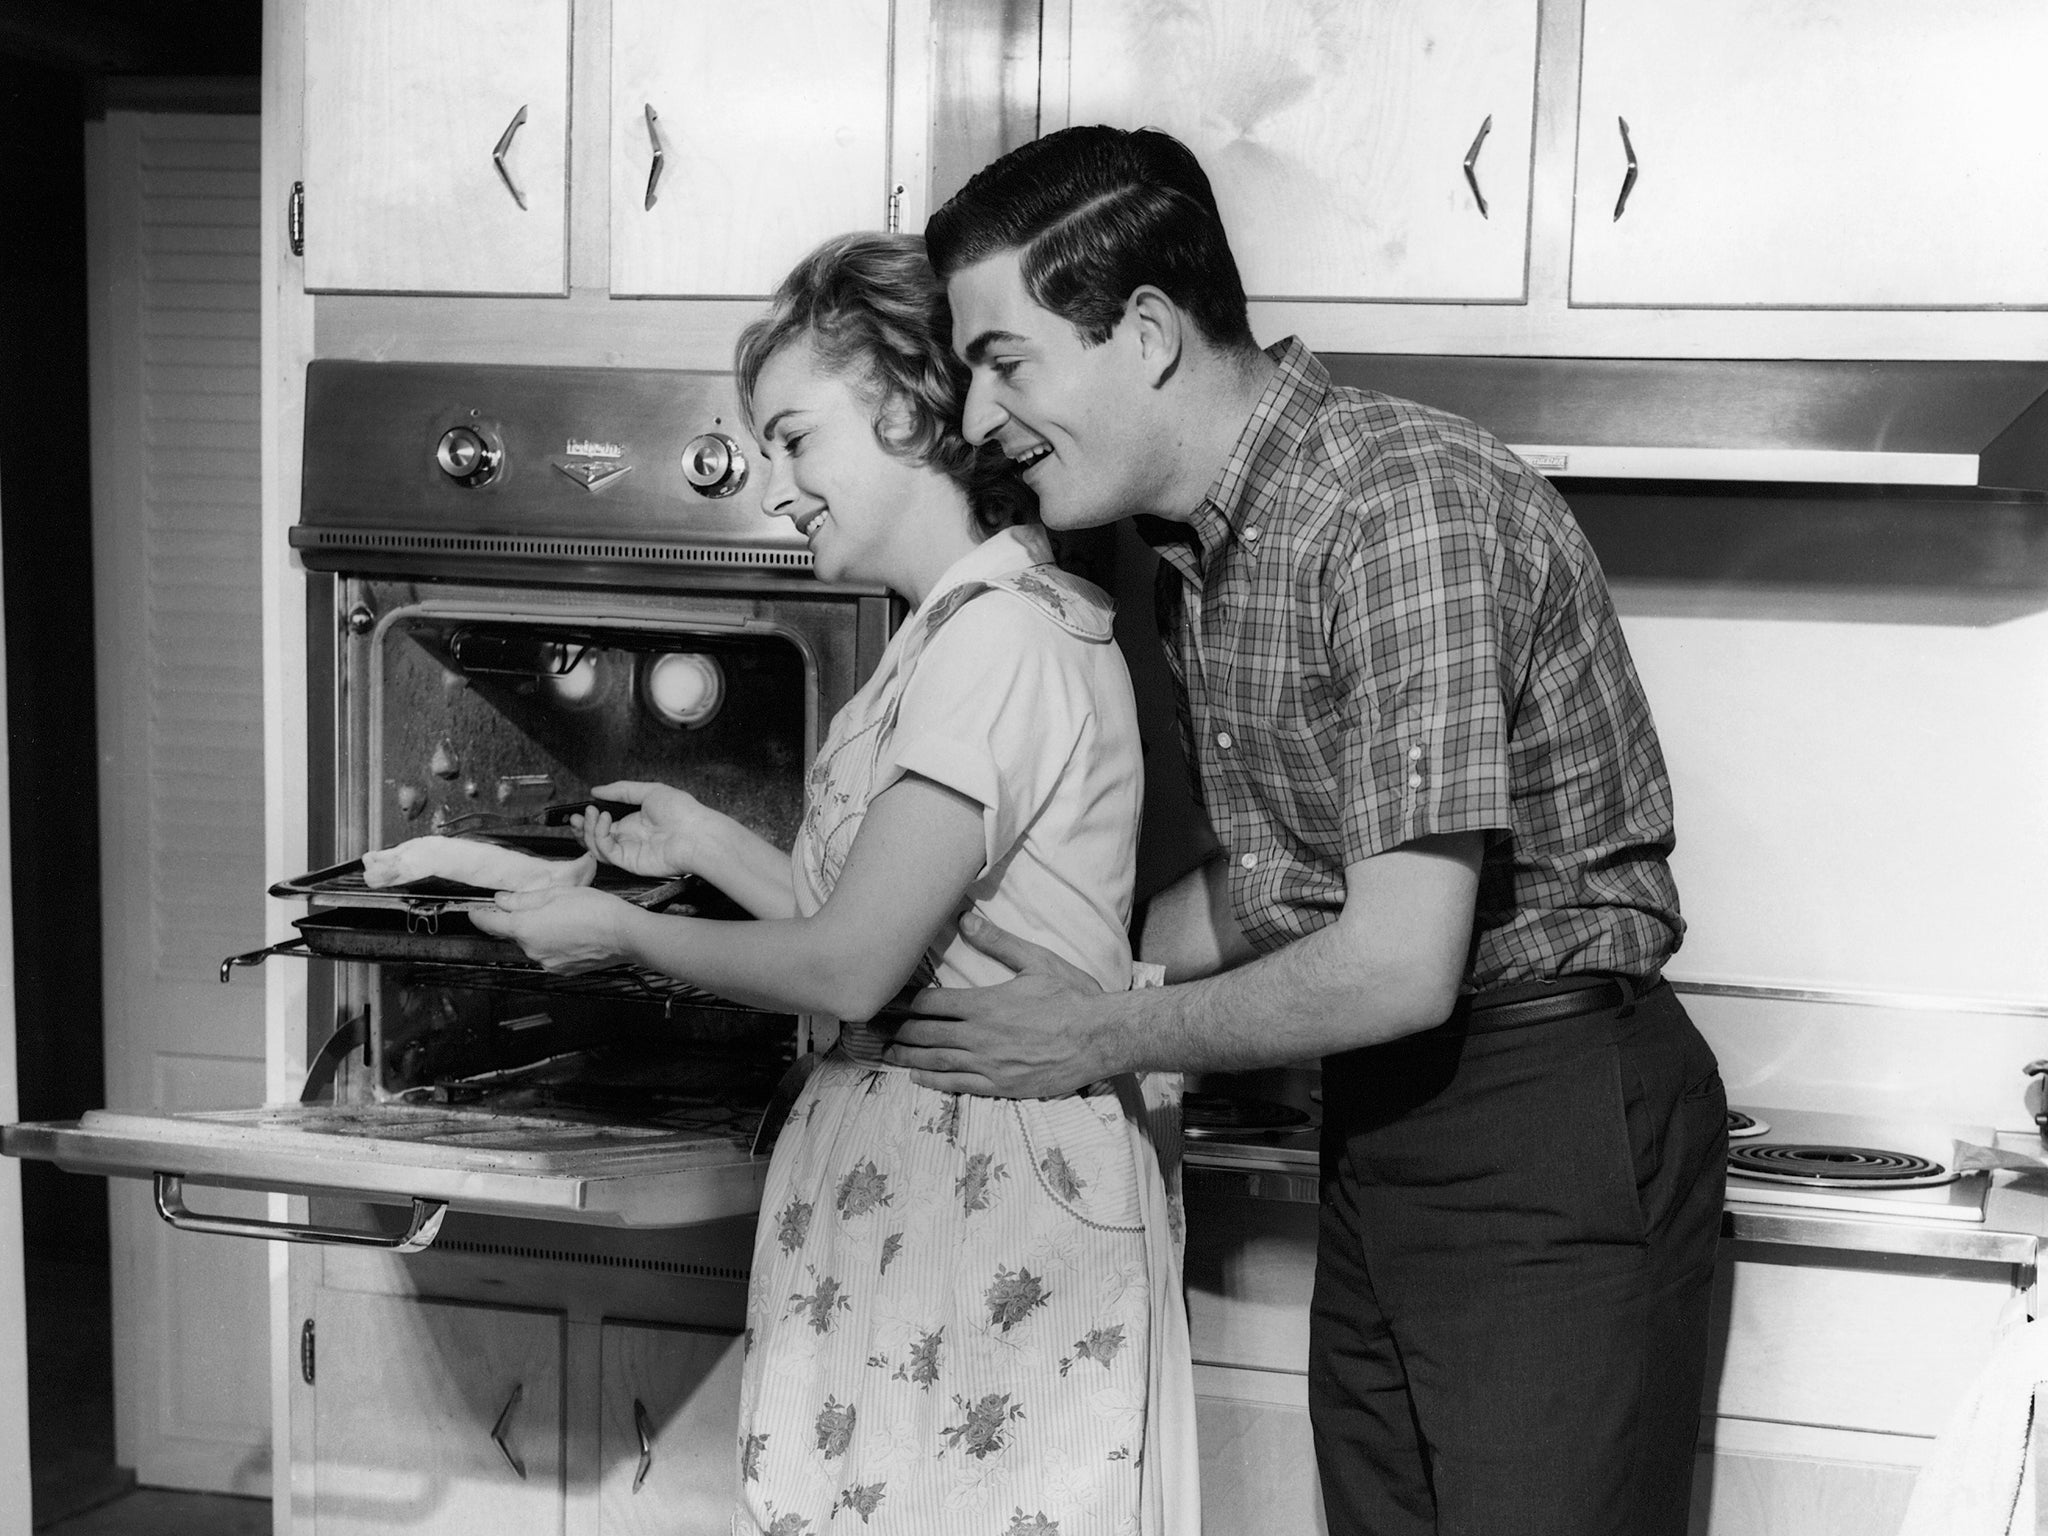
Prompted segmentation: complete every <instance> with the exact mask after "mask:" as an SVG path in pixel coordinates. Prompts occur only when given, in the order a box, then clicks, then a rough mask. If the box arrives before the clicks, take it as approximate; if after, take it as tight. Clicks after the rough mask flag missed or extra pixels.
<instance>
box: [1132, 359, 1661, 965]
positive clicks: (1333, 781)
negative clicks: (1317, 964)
mask: <svg viewBox="0 0 2048 1536" xmlns="http://www.w3.org/2000/svg"><path fill="white" fill-rule="evenodd" d="M1270 355H1271V356H1272V357H1273V358H1274V360H1275V361H1276V362H1277V363H1278V365H1279V367H1278V370H1277V372H1276V373H1275V375H1274V377H1273V379H1272V381H1271V383H1270V384H1269V385H1268V387H1267V389H1266V392H1265V394H1264V396H1263V398H1262V399H1261V400H1260V402H1259V405H1258V409H1257V410H1256V411H1254V412H1253V414H1252V419H1251V421H1250V423H1249V424H1248V425H1247V426H1246V428H1245V431H1244V434H1243V436H1242V437H1241V438H1240V439H1239V441H1238V444H1237V447H1236V449H1235V450H1234V451H1233V452H1232V454H1231V456H1230V460H1229V462H1228V463H1227V464H1226V465H1225V466H1224V469H1223V472H1222V473H1221V475H1220V476H1219V477H1218V478H1217V480H1216V482H1215V484H1214V485H1213V486H1212V487H1211V488H1210V491H1209V494H1208V496H1207V498H1206V499H1205V500H1204V501H1203V503H1202V505H1201V506H1200V508H1199V509H1197V511H1196V513H1195V515H1194V517H1193V519H1192V521H1191V523H1190V524H1188V525H1185V526H1182V525H1171V524H1157V523H1154V522H1153V520H1149V519H1148V520H1146V521H1147V524H1148V527H1147V530H1146V531H1147V536H1148V537H1150V538H1153V539H1154V541H1155V543H1157V544H1158V546H1159V549H1160V554H1161V555H1162V557H1163V558H1164V560H1165V561H1166V562H1167V567H1168V568H1169V569H1170V571H1171V572H1173V573H1177V574H1178V577H1179V580H1178V582H1175V581H1173V580H1171V579H1170V578H1169V577H1168V571H1167V570H1162V573H1161V575H1162V582H1161V599H1162V601H1161V623H1162V634H1163V636H1164V638H1165V641H1166V644H1167V647H1168V653H1169V656H1170V658H1171V659H1172V660H1173V661H1174V663H1175V666H1174V670H1175V671H1176V672H1177V673H1178V674H1179V675H1180V677H1181V679H1182V681H1183V684H1184V691H1183V698H1182V701H1181V703H1182V720H1183V726H1184V730H1185V733H1186V737H1187V741H1186V745H1187V747H1188V751H1189V755H1190V761H1191V762H1192V763H1193V764H1194V766H1195V770H1196V778H1197V780H1198V783H1199V788H1200V793H1201V798H1202V800H1203V803H1204V808H1205V809H1206V811H1207V813H1208V815H1209V819H1210V822H1211V825H1212V826H1213V827H1214V829H1215V833H1216V836H1217V839H1218V841H1219V842H1220V843H1221V844H1222V846H1223V850H1224V853H1225V854H1226V856H1227V857H1228V858H1229V860H1230V864H1231V869H1230V889H1231V898H1232V905H1233V906H1234V908H1235V910H1236V913H1237V918H1238V921H1239V923H1240V924H1241V925H1242V927H1243V928H1244V931H1245V933H1246V935H1247V936H1248V937H1249V938H1250V940H1251V941H1252V943H1253V944H1254V945H1255V946H1256V947H1257V948H1259V949H1260V950H1261V951H1269V950H1273V949H1277V948H1279V947H1280V946H1282V945H1284V944H1288V943H1291V942H1292V941H1294V940H1296V939H1299V938H1301V937H1303V936H1305V935H1307V934H1310V933H1313V932H1315V931H1316V930H1317V929H1319V928H1322V927H1323V926H1325V925H1326V924H1328V923H1330V922H1332V921H1334V920H1335V918H1336V916H1337V914H1338V911H1339V910H1340V908H1341V907H1342V906H1343V902H1344V893H1345V885H1344V871H1345V867H1346V866H1347V865H1349V864H1352V863H1355V862H1356V861H1358V860H1360V859H1364V858H1367V857H1370V856H1371V855H1374V854H1378V853H1384V852H1386V851H1387V850H1388V849H1391V848H1396V847H1399V846H1400V845H1401V844H1403V843H1406V842H1409V841H1411V840H1413V839H1416V838H1420V837H1425V836H1429V835H1432V834H1439V833H1453V832H1484V833H1486V834H1487V837H1486V839H1485V857H1484V861H1483V863H1482V865H1481V870H1480V880H1479V898H1478V913H1477V924H1476V928H1475V935H1474V936H1475V946H1474V954H1473V959H1472V962H1471V967H1470V970H1469V972H1468V974H1467V977H1466V986H1467V987H1468V988H1469V989H1482V988H1486V987H1493V986H1500V985H1505V984H1509V983H1513V982H1518V981H1530V980H1535V979H1538V978H1544V977H1553V976H1562V975H1570V974H1574V973H1578V972H1586V971H1608V972H1617V973H1621V974H1624V975H1632V976H1646V975H1649V974H1651V973H1653V972H1655V971H1656V970H1657V969H1658V968H1659V967H1660V966H1661V965H1662V964H1663V962H1664V960H1665V958H1666V957H1667V956H1668V955H1669V954H1670V953H1671V952H1672V951H1673V950H1675V949H1676V948H1677V947H1678V943H1679V939H1680V936H1681V935H1682V933H1683V931H1684V924H1683V923H1682V921H1681V920H1680V918H1679V915H1678V893H1677V890H1676V888H1675V887H1674V886H1673V884H1672V880H1671V872H1670V868H1669V865H1668V862H1667V860H1668V856H1669V854H1670V852H1671V848H1672V842H1673V836H1672V809H1671V786H1670V781H1669V779H1668V778H1667V777H1666V774H1665V771H1664V760H1663V755H1662V753H1661V752H1660V751H1659V749H1658V746H1657V734H1656V729H1655V727H1654V725H1653V724H1652V723H1651V720H1650V711H1649V706H1648V704H1647V703H1646V702H1645V700H1644V698H1643V691H1642V685H1641V684H1640V682H1639V681H1638V680H1637V678H1636V673H1635V667H1634V665H1633V663H1632V662H1631V661H1630V660H1629V654H1628V647H1627V645H1626V643H1625V642H1624V640H1623V638H1622V633H1621V626H1620V623H1619V622H1618V620H1617V619H1616V617H1615V613H1614V606H1613V602H1612V600H1611V599H1610V597H1609V596H1608V592H1607V584H1606V581H1605V579H1604V578H1603V577H1602V575H1601V573H1600V567H1599V564H1598V562H1597V561H1596V560H1595V558H1594V556H1593V553H1592V550H1591V549H1590V548H1589V547H1588V546H1587V544H1586V540H1585V536H1584V535H1583V533H1581V531H1580V529H1579V526H1578V523H1577V521H1576V520H1575V519H1574V518H1573V517H1572V514H1571V510H1570V509H1569V508H1568V507H1567V506H1566V505H1565V504H1564V501H1563V499H1562V498H1561V497H1559V496H1558V494H1557V493H1556V492H1555V491H1554V490H1553V489H1552V488H1551V486H1550V485H1549V483H1548V482H1547V481H1545V480H1544V479H1543V478H1542V477H1541V476H1540V475H1538V474H1537V473H1536V472H1535V471H1534V470H1532V469H1530V468H1529V467H1528V466H1527V465H1526V464H1524V463H1522V461H1521V460H1519V459H1517V458H1516V457H1515V456H1514V455H1513V454H1512V453H1510V452H1509V451H1508V450H1507V449H1506V448H1505V447H1504V446H1502V445H1501V444H1500V443H1499V442H1497V441H1495V440H1494V439H1493V438H1492V437H1491V436H1489V435H1488V434H1487V433H1485V432H1483V431H1481V430H1480V429H1479V428H1478V427H1476V426H1474V425H1473V424H1472V423H1470V422H1468V421H1464V420H1462V419H1460V418H1458V417H1455V416H1450V415H1446V414H1444V413H1442V412H1439V411H1435V410H1431V409H1429V408H1427V407H1424V406H1420V405H1415V404H1413V403H1411V402H1409V401H1405V400H1396V399H1393V398H1391V397H1389V396H1385V395H1378V394H1373V393H1370V392H1368V391H1364V390H1356V389H1349V388H1343V387H1339V386H1335V385H1332V383H1331V382H1330V376H1329V373H1328V372H1327V371H1326V370H1325V369H1324V367H1323V365H1322V363H1321V362H1320V361H1319V360H1318V359H1317V358H1316V357H1315V356H1314V355H1313V354H1311V353H1310V352H1309V351H1308V350H1307V348H1305V347H1303V346H1302V345H1301V343H1300V342H1299V341H1296V340H1294V339H1292V338H1290V339H1288V340H1287V341H1284V342H1281V343H1280V344H1279V345H1277V346H1275V347H1274V348H1272V349H1271V354H1270ZM1190 535H1191V536H1190Z"/></svg>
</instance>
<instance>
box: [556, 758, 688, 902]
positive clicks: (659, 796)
mask: <svg viewBox="0 0 2048 1536" xmlns="http://www.w3.org/2000/svg"><path fill="white" fill-rule="evenodd" d="M590 793H591V797H592V798H593V799H599V800H623V801H626V802H628V803H630V804H633V805H637V806H639V807H640V809H639V810H637V811H635V812H633V813H632V814H631V815H630V816H621V817H619V818H618V819H617V820H613V818H612V817H611V815H610V813H609V812H606V811H600V810H598V809H597V808H596V807H594V806H593V807H592V808H591V809H589V810H587V811H578V812H577V813H576V814H575V815H573V816H571V817H570V818H569V825H570V826H572V827H574V828H575V829H576V831H577V834H578V835H579V836H580V837H581V838H582V839H583V846H584V847H586V848H588V849H589V850H590V851H591V852H592V853H594V854H596V855H597V856H598V857H599V858H600V859H603V860H604V861H605V863H607V864H613V865H616V866H618V867H619V868H620V869H623V870H628V871H630V872H631V873H633V874H636V875H651V876H653V877H654V878H655V879H657V880H661V879H668V878H671V877H673V876H676V875H701V874H703V873H704V870H703V867H702V862H703V861H702V855H703V845H704V842H705V836H706V832H707V824H708V822H709V821H710V819H711V818H712V817H713V816H715V815H716V814H717V813H716V812H715V811H713V810H711V809H710V808H709V807H708V806H706V805H705V804H704V803H703V802H702V801H701V800H699V799H698V798H697V797H696V796H695V795H693V794H691V793H690V792H689V791H688V790H682V789H676V788H675V787H673V786H672V785H668V784H642V783H639V782H636V781H634V780H621V781H620V782H618V783H614V784H599V785H598V786H596V787H595V788H594V789H592V790H591V792H590Z"/></svg>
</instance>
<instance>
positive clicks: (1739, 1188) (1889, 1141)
mask: <svg viewBox="0 0 2048 1536" xmlns="http://www.w3.org/2000/svg"><path fill="white" fill-rule="evenodd" d="M1729 1109H1730V1111H1731V1113H1735V1114H1744V1115H1748V1116H1750V1117H1751V1118H1752V1119H1754V1120H1756V1121H1759V1122H1761V1123H1762V1124H1763V1125H1764V1126H1766V1127H1768V1129H1766V1130H1763V1131H1761V1132H1759V1133H1756V1134H1751V1135H1743V1136H1740V1137H1737V1138H1735V1139H1733V1140H1731V1141H1730V1143H1729V1145H1730V1146H1731V1147H1732V1148H1733V1147H1739V1148H1743V1149H1746V1150H1765V1151H1766V1154H1767V1156H1768V1155H1769V1152H1768V1149H1771V1148H1777V1149H1780V1155H1779V1158H1778V1161H1780V1162H1785V1161H1793V1160H1790V1159H1786V1158H1785V1157H1784V1156H1783V1155H1782V1149H1785V1148H1788V1147H1791V1146H1795V1145H1796V1146H1807V1147H1823V1146H1825V1147H1839V1148H1856V1149H1861V1150H1862V1151H1864V1152H1865V1153H1869V1152H1882V1153H1895V1154H1899V1155H1900V1156H1901V1157H1903V1158H1920V1159H1925V1160H1927V1162H1928V1163H1931V1164H1935V1165H1939V1166H1940V1167H1941V1168H1942V1169H1943V1170H1948V1169H1953V1167H1954V1166H1955V1162H1956V1150H1955V1144H1956V1142H1957V1141H1958V1140H1963V1141H1972V1142H1976V1143H1978V1144H1980V1145H1985V1146H1989V1145H1990V1144H1991V1142H1992V1140H1993V1133H1992V1131H1991V1129H1990V1128H1989V1127H1988V1126H1959V1125H1953V1124H1949V1123H1947V1122H1939V1121H1912V1120H1905V1119H1890V1118H1878V1117H1870V1116H1862V1115H1842V1114H1834V1113H1830V1112H1827V1111H1822V1110H1808V1109H1774V1108H1771V1107H1769V1106H1765V1105H1750V1104H1740V1105H1730V1106H1729ZM1816 1161H1818V1159H1811V1158H1809V1159H1805V1160H1803V1165H1804V1166H1805V1167H1807V1168H1808V1169H1809V1170H1810V1169H1811V1165H1812V1164H1813V1163H1814V1162H1816ZM1852 1166H1853V1165H1852ZM1901 1171H1902V1172H1907V1173H1910V1170H1901ZM1990 1184H1991V1181H1990V1179H1989V1178H1988V1177H1987V1176H1985V1175H1983V1174H1965V1175H1963V1176H1962V1177H1960V1178H1955V1179H1951V1180H1948V1181H1946V1182H1943V1183H1936V1184H1930V1185H1922V1186H1920V1187H1915V1188H1903V1189H1880V1188H1872V1187H1867V1186H1866V1187H1860V1188H1859V1187H1848V1188H1840V1187H1827V1186H1820V1185H1814V1184H1809V1183H1803V1182H1790V1183H1781V1182H1778V1181H1776V1180H1769V1179H1762V1178H1755V1177H1752V1176H1750V1175H1748V1174H1746V1173H1744V1172H1742V1171H1741V1170H1740V1169H1739V1168H1735V1167H1731V1168H1730V1169H1729V1171H1728V1199H1729V1200H1730V1201H1731V1202H1735V1203H1740V1204H1745V1205H1776V1206H1791V1207H1797V1208H1802V1209H1806V1210H1826V1211H1852V1212H1859V1213H1862V1214H1865V1215H1875V1216H1892V1217H1901V1218H1906V1219H1910V1220H1934V1221H1967V1222H1982V1221H1983V1220H1984V1197H1985V1195H1986V1193H1987V1192H1988V1191H1989V1189H1990Z"/></svg>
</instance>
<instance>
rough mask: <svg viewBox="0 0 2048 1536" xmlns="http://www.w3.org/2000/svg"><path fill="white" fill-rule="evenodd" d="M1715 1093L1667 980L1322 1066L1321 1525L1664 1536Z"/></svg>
mask: <svg viewBox="0 0 2048 1536" xmlns="http://www.w3.org/2000/svg"><path fill="white" fill-rule="evenodd" d="M1481 1018H1482V1020H1483V1018H1484V1015H1483V1014H1482V1015H1481ZM1726 1110H1727V1101H1726V1097H1725V1095H1724V1094H1723V1092H1722V1088H1721V1079H1720V1074H1719V1071H1718V1070H1717V1068H1716V1065H1715V1061H1714V1055H1713V1052H1712V1051H1711V1050H1710V1049H1709V1048H1708V1046H1707V1044H1706V1042H1705V1041H1704V1040H1702V1039H1701V1038H1700V1036H1699V1032H1698V1031H1697V1030H1695V1029H1694V1028H1693V1025H1692V1021H1691V1020H1690V1019H1689V1018H1688V1017H1687V1016H1686V1013H1685V1009H1684V1007H1683V1005H1681V1004H1680V1003H1679V1001H1678V999H1677V998H1676V997H1675V996H1673V994H1672V992H1671V989H1670V987H1669V986H1664V985H1660V986H1657V987H1655V988H1654V989H1652V990H1651V991H1650V992H1648V993H1646V994H1645V995H1643V996H1641V997H1639V998H1637V999H1635V1000H1634V1001H1633V1002H1631V1003H1628V1004H1626V1005H1623V1006H1620V1007H1615V1008H1608V1009H1605V1010H1603V1011H1600V1012H1595V1013H1590V1014H1582V1015H1578V1016H1576V1017H1572V1018H1567V1019H1561V1020H1554V1021H1551V1022H1548V1023H1541V1024H1534V1025H1529V1026H1525V1027H1522V1028H1518V1029H1502V1030H1494V1031H1489V1030H1485V1029H1483V1028H1479V1029H1475V1028H1473V1027H1471V1026H1470V1024H1469V1023H1468V1021H1467V1020H1466V1019H1464V1018H1463V1017H1462V1016H1459V1017H1454V1018H1453V1019H1452V1021H1451V1022H1450V1023H1448V1024H1445V1025H1443V1026H1441V1027H1439V1028H1437V1029H1434V1030H1430V1031H1428V1032H1427V1033H1425V1034H1421V1035H1416V1036H1411V1037H1409V1038H1407V1039H1403V1040H1397V1041H1393V1042H1391V1043H1389V1044H1387V1045H1382V1046H1374V1047H1370V1048H1368V1049H1365V1050H1360V1051H1353V1052H1349V1053H1347V1054H1345V1055H1342V1056H1337V1057H1332V1058H1330V1059H1329V1060H1328V1061H1326V1062H1325V1063H1324V1069H1323V1116H1324V1129H1323V1153H1322V1158H1323V1205H1322V1214H1321V1233H1320V1241H1319V1246H1318V1251H1317V1256H1316V1286H1315V1300H1314V1304H1313V1309H1312V1313H1311V1317H1310V1325H1309V1326H1310V1332H1309V1411H1310V1416H1311V1419H1312V1420H1313V1423H1314V1427H1315V1442H1316V1460H1317V1463H1318V1467H1319V1470H1320V1472H1321V1476H1322V1485H1323V1505H1324V1510H1325V1512H1326V1514H1327V1516H1328V1520H1329V1529H1330V1532H1331V1536H1365V1533H1371V1536H1422V1533H1431V1536H1439V1533H1440V1536H1453V1533H1455V1536H1539V1533H1540V1536H1667V1533H1668V1536H1683V1533H1684V1532H1685V1529H1686V1517H1687V1503H1688V1498H1689V1494H1690V1489H1691V1482H1692V1458H1693V1444H1694V1439H1695V1436H1696V1434H1697V1431H1698V1427H1699V1412H1700V1391H1701V1384H1702V1378H1703V1375H1704V1371H1705V1363H1706V1361H1705V1356H1706V1346H1707V1313H1708V1303H1709V1298H1710V1295H1711V1291H1712V1286H1713V1272H1714V1245H1715V1242H1716V1239H1717V1237H1718V1235H1719V1231H1720V1220H1721V1197H1722V1185H1723V1180H1724V1166H1725V1157H1726V1151H1727V1118H1726Z"/></svg>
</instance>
